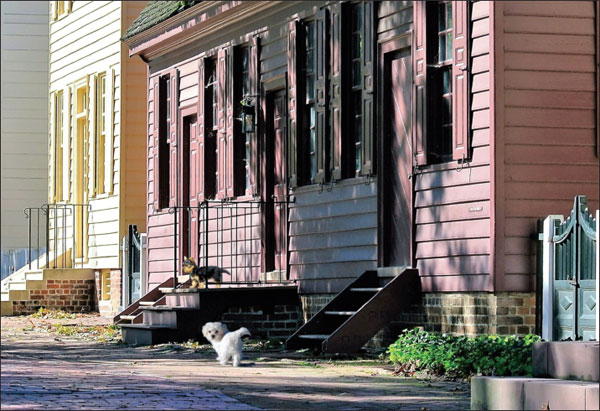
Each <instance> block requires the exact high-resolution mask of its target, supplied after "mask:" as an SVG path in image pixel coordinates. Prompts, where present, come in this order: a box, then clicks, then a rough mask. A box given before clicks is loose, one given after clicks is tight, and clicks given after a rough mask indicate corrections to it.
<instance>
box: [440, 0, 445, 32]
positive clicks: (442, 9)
mask: <svg viewBox="0 0 600 411" xmlns="http://www.w3.org/2000/svg"><path fill="white" fill-rule="evenodd" d="M444 30H446V5H445V4H444V3H440V4H439V5H438V31H444Z"/></svg>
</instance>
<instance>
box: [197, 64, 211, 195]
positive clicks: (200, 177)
mask: <svg viewBox="0 0 600 411" xmlns="http://www.w3.org/2000/svg"><path fill="white" fill-rule="evenodd" d="M204 67H205V59H204V58H201V59H200V60H199V61H198V107H197V111H196V112H197V119H198V127H197V131H198V137H197V148H198V156H197V159H196V165H197V166H196V169H197V176H196V191H195V193H196V198H197V199H198V202H202V201H204V166H205V164H206V162H205V161H204V156H205V145H204V133H205V129H204V93H205V89H204ZM207 115H208V114H207Z"/></svg>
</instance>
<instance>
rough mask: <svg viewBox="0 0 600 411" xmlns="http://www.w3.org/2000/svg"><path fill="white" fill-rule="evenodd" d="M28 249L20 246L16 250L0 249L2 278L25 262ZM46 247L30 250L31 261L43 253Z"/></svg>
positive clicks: (22, 265) (18, 268)
mask: <svg viewBox="0 0 600 411" xmlns="http://www.w3.org/2000/svg"><path fill="white" fill-rule="evenodd" d="M28 253H29V250H28V249H27V248H20V249H16V250H2V259H1V260H2V279H3V280H4V279H5V278H6V277H8V276H9V275H11V274H12V273H14V272H15V271H18V270H20V269H21V268H22V267H24V266H25V264H27V256H28ZM45 253H46V249H45V248H42V249H40V250H39V254H38V250H37V249H32V250H31V261H35V260H36V259H37V258H38V257H39V256H41V255H44V254H45Z"/></svg>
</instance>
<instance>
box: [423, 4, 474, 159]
mask: <svg viewBox="0 0 600 411" xmlns="http://www.w3.org/2000/svg"><path fill="white" fill-rule="evenodd" d="M469 7H470V2H450V1H435V2H434V1H417V2H415V7H414V8H413V10H414V13H415V14H414V21H415V49H414V59H413V61H414V66H413V73H414V76H415V77H414V84H415V92H414V95H415V111H416V123H415V125H414V126H415V127H414V128H415V134H414V139H415V140H414V156H415V161H416V164H417V165H425V164H436V163H446V162H449V161H452V160H461V161H465V160H466V159H467V158H469V157H470V136H469V126H470V124H469V111H470V104H469V97H470V88H469V70H468V68H469V67H468V63H469V57H470V56H469V48H468V46H469V40H468V33H469V27H470V24H469V21H470V20H469Z"/></svg>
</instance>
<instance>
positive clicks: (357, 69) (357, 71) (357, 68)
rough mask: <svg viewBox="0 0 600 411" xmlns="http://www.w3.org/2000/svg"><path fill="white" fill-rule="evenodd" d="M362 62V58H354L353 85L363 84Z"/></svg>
mask: <svg viewBox="0 0 600 411" xmlns="http://www.w3.org/2000/svg"><path fill="white" fill-rule="evenodd" d="M361 77H362V72H361V63H360V60H354V61H353V62H352V87H360V86H361V83H360V81H361Z"/></svg>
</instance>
